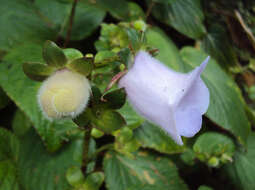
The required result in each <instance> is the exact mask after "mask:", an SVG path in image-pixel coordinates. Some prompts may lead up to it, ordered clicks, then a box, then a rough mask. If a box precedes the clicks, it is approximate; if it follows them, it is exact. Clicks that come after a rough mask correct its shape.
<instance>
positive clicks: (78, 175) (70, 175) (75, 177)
mask: <svg viewBox="0 0 255 190" xmlns="http://www.w3.org/2000/svg"><path fill="white" fill-rule="evenodd" d="M66 179H67V181H68V183H69V184H70V185H72V186H74V187H78V186H80V185H81V184H82V183H83V181H84V180H85V177H84V175H83V173H82V171H81V169H80V168H79V167H77V166H74V167H71V168H68V170H67V172H66Z"/></svg>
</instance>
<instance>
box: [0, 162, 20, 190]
mask: <svg viewBox="0 0 255 190" xmlns="http://www.w3.org/2000/svg"><path fill="white" fill-rule="evenodd" d="M0 189H1V190H19V189H20V185H19V181H18V175H17V168H16V167H15V164H13V162H11V161H10V160H5V161H0Z"/></svg>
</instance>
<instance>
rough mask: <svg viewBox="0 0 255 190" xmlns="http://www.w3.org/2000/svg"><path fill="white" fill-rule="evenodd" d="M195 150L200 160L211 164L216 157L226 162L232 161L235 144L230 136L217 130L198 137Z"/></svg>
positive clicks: (194, 146)
mask: <svg viewBox="0 0 255 190" xmlns="http://www.w3.org/2000/svg"><path fill="white" fill-rule="evenodd" d="M193 150H194V152H195V153H196V156H197V158H198V159H199V160H201V161H202V162H208V163H209V165H210V163H212V161H213V160H216V159H217V160H219V161H220V160H221V162H222V163H226V162H231V161H232V157H233V156H234V153H235V144H234V142H233V140H232V139H231V138H230V137H228V136H225V135H223V134H220V133H216V132H206V133H203V134H202V135H200V136H199V137H198V138H197V140H196V142H195V144H194V145H193ZM210 160H211V161H210Z"/></svg>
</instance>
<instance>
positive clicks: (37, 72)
mask: <svg viewBox="0 0 255 190" xmlns="http://www.w3.org/2000/svg"><path fill="white" fill-rule="evenodd" d="M23 71H24V73H25V74H26V75H27V76H28V77H29V78H30V79H32V80H36V81H43V80H44V79H46V78H47V77H48V76H49V75H51V74H52V73H53V72H54V71H55V68H54V67H50V66H47V65H46V64H42V63H31V62H29V63H24V64H23Z"/></svg>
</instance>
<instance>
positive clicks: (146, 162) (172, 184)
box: [103, 151, 188, 190]
mask: <svg viewBox="0 0 255 190" xmlns="http://www.w3.org/2000/svg"><path fill="white" fill-rule="evenodd" d="M103 166H104V172H105V178H106V186H107V187H108V189H111V190H120V189H123V190H126V189H128V188H130V187H132V186H134V185H135V186H142V185H152V186H154V187H155V188H154V189H157V190H164V189H172V190H179V189H183V190H185V189H188V188H187V186H186V185H185V184H184V182H183V180H182V179H181V178H180V177H179V175H178V171H177V168H176V166H175V165H174V163H173V162H172V161H171V160H170V159H168V158H166V157H159V156H155V155H150V154H149V153H147V152H138V153H136V154H135V155H134V158H133V159H131V158H128V157H125V156H123V155H121V154H119V153H116V152H112V151H110V152H108V153H107V154H106V155H105V157H104V162H103ZM159 187H164V188H159Z"/></svg>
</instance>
